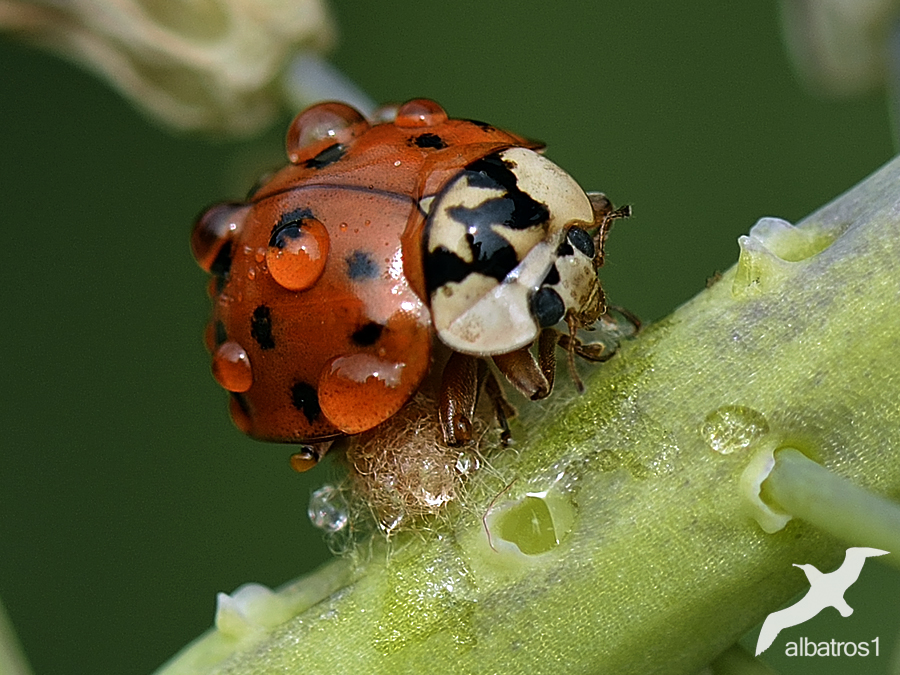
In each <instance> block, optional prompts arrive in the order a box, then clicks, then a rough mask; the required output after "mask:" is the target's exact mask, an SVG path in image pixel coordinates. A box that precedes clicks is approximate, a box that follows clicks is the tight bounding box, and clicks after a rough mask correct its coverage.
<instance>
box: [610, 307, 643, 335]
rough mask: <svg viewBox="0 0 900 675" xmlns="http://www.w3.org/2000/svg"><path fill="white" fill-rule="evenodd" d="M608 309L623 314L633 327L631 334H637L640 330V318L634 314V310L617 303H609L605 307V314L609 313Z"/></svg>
mask: <svg viewBox="0 0 900 675" xmlns="http://www.w3.org/2000/svg"><path fill="white" fill-rule="evenodd" d="M610 309H611V310H613V311H615V312H618V313H619V314H621V315H622V316H624V317H625V320H626V321H627V322H628V323H630V324H631V325H632V327H633V329H634V330H633V331H632V333H631V334H632V335H637V334H638V333H640V332H641V320H640V319H639V318H638V317H637V315H636V314H634V312H631V311H630V310H627V309H625V308H624V307H619V305H610V306H609V307H608V308H607V311H606V314H609V310H610Z"/></svg>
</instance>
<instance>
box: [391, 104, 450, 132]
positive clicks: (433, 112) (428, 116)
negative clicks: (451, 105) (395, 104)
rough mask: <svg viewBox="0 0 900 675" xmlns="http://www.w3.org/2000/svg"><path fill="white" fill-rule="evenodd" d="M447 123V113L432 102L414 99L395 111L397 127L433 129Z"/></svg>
mask: <svg viewBox="0 0 900 675" xmlns="http://www.w3.org/2000/svg"><path fill="white" fill-rule="evenodd" d="M446 121H447V112H446V111H445V110H444V109H443V108H442V107H441V106H439V105H438V104H437V103H435V102H434V101H431V100H429V99H427V98H416V99H413V100H412V101H407V102H406V103H404V104H403V105H401V106H400V107H399V108H398V109H397V117H396V119H395V120H394V124H396V125H397V126H398V127H433V126H436V125H438V124H443V123H444V122H446Z"/></svg>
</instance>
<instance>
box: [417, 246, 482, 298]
mask: <svg viewBox="0 0 900 675" xmlns="http://www.w3.org/2000/svg"><path fill="white" fill-rule="evenodd" d="M471 271H472V266H471V265H469V263H467V262H466V261H465V260H463V259H462V258H460V257H459V256H458V255H456V254H455V253H453V252H452V251H448V250H447V249H445V248H444V247H443V246H440V247H438V248H437V249H435V250H434V251H432V252H430V253H429V254H428V256H427V258H426V260H425V286H426V287H427V288H428V292H429V293H431V292H433V291H434V290H435V289H437V288H440V287H441V286H443V285H444V284H447V283H450V282H451V281H455V282H457V283H459V282H460V281H462V280H463V279H465V278H466V277H467V276H469V272H471Z"/></svg>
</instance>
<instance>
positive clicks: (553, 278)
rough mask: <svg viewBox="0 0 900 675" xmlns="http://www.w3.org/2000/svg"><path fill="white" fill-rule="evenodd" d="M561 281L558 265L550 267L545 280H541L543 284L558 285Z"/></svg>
mask: <svg viewBox="0 0 900 675" xmlns="http://www.w3.org/2000/svg"><path fill="white" fill-rule="evenodd" d="M558 283H559V270H558V269H556V265H553V267H551V268H550V271H549V272H547V276H545V277H544V280H543V281H542V282H541V286H556V284H558Z"/></svg>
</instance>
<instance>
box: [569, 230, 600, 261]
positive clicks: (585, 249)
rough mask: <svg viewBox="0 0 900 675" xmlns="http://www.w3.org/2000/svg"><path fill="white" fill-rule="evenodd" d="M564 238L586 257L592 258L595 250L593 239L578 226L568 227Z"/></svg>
mask: <svg viewBox="0 0 900 675" xmlns="http://www.w3.org/2000/svg"><path fill="white" fill-rule="evenodd" d="M566 239H568V240H569V243H571V244H572V246H574V247H575V248H577V249H578V250H579V251H581V252H582V253H584V254H585V255H586V256H587V257H588V258H593V257H594V253H595V251H596V249H595V247H594V239H593V237H591V235H589V234H588V233H587V232H585V231H584V230H582V229H581V228H580V227H571V228H569V233H568V234H567V235H566Z"/></svg>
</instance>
